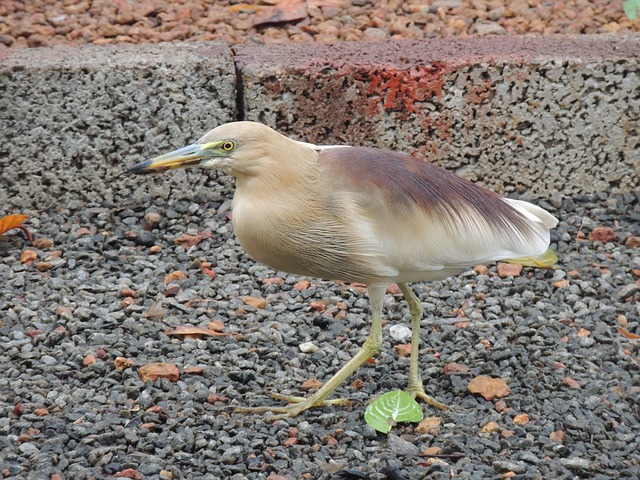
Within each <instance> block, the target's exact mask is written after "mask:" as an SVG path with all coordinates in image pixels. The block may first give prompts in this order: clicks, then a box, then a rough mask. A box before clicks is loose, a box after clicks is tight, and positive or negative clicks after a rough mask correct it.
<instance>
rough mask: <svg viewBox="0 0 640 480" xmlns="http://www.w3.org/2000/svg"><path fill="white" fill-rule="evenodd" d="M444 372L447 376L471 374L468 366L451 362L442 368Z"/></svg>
mask: <svg viewBox="0 0 640 480" xmlns="http://www.w3.org/2000/svg"><path fill="white" fill-rule="evenodd" d="M442 371H443V372H444V374H445V375H448V374H450V373H467V372H469V367H467V366H466V365H462V364H461V363H456V362H451V363H447V364H446V365H445V366H444V367H443V368H442Z"/></svg>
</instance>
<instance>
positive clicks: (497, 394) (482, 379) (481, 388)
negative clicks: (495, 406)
mask: <svg viewBox="0 0 640 480" xmlns="http://www.w3.org/2000/svg"><path fill="white" fill-rule="evenodd" d="M467 388H468V389H469V391H470V392H471V393H479V394H480V395H482V396H483V397H484V399H485V400H493V399H494V398H502V397H506V396H507V395H509V394H510V393H511V390H509V387H508V386H507V382H506V381H505V380H503V379H502V378H490V377H486V376H484V375H480V376H478V377H475V378H474V379H472V380H471V381H470V382H469V385H468V386H467Z"/></svg>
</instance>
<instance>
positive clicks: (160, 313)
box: [143, 299, 169, 318]
mask: <svg viewBox="0 0 640 480" xmlns="http://www.w3.org/2000/svg"><path fill="white" fill-rule="evenodd" d="M167 313H169V310H168V309H166V308H164V307H163V306H162V299H160V300H158V301H156V302H154V304H153V305H151V307H150V308H149V310H148V311H147V312H145V314H144V315H143V317H144V318H160V317H164V316H165V315H166V314H167Z"/></svg>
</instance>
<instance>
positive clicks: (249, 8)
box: [229, 3, 263, 13]
mask: <svg viewBox="0 0 640 480" xmlns="http://www.w3.org/2000/svg"><path fill="white" fill-rule="evenodd" d="M262 8H263V7H262V6H260V5H249V4H248V3H236V4H235V5H231V6H230V7H229V10H231V11H232V12H234V13H240V12H258V11H260V10H261V9H262Z"/></svg>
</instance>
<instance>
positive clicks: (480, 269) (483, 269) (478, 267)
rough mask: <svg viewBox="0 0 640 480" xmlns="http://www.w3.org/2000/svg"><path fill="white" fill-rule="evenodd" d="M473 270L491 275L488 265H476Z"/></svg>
mask: <svg viewBox="0 0 640 480" xmlns="http://www.w3.org/2000/svg"><path fill="white" fill-rule="evenodd" d="M473 271H474V272H476V273H477V274H478V275H489V267H487V266H486V265H476V266H475V267H473Z"/></svg>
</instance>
